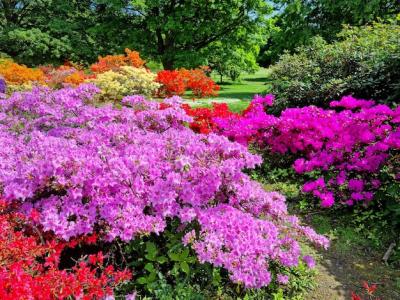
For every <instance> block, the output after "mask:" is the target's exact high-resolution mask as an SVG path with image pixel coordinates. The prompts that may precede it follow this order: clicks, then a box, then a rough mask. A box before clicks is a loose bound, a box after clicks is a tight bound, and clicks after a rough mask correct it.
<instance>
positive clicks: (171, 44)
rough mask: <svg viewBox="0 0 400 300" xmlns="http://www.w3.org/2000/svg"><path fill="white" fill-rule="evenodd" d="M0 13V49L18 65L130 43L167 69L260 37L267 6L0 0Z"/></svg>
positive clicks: (81, 57)
mask: <svg viewBox="0 0 400 300" xmlns="http://www.w3.org/2000/svg"><path fill="white" fill-rule="evenodd" d="M0 10H1V13H0V34H1V37H0V42H1V43H0V52H5V53H7V54H9V55H11V56H13V57H15V58H16V59H17V60H19V61H21V62H24V63H27V64H31V65H33V64H38V63H47V62H55V61H62V60H64V59H71V60H75V61H86V62H90V61H93V60H95V59H96V58H97V56H98V55H101V54H106V53H113V52H118V51H121V50H122V49H123V48H125V47H130V48H133V49H136V50H139V51H141V52H142V53H143V54H144V56H147V57H150V58H154V59H156V60H159V61H161V62H162V63H163V66H164V67H165V68H167V69H171V68H174V67H176V66H179V65H185V66H187V65H188V64H192V65H196V64H197V65H198V64H200V63H203V62H206V61H207V57H205V54H206V53H209V52H207V51H204V50H205V49H206V48H207V47H209V46H210V45H212V44H213V43H216V42H219V43H224V44H226V43H229V44H233V43H236V42H240V41H241V40H243V37H247V36H248V37H252V36H254V35H255V34H258V36H259V37H260V35H262V36H264V31H266V27H267V24H268V23H267V19H266V16H267V15H268V14H269V13H271V6H270V5H269V4H267V3H266V2H265V1H263V0H241V1H238V0H224V1H208V0H132V1H128V0H110V1H106V0H72V1H63V0H32V1H28V0H22V1H17V0H0ZM238 33H240V35H239V34H238ZM239 36H240V38H238V37H239ZM258 42H260V40H259V39H258ZM264 42H265V41H264Z"/></svg>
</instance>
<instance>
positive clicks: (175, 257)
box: [168, 252, 180, 261]
mask: <svg viewBox="0 0 400 300" xmlns="http://www.w3.org/2000/svg"><path fill="white" fill-rule="evenodd" d="M168 256H169V258H171V260H172V261H180V256H179V253H174V252H170V253H168Z"/></svg>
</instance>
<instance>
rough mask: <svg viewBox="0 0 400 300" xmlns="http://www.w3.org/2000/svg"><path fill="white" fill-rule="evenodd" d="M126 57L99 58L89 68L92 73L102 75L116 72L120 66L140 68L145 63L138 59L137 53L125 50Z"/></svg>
mask: <svg viewBox="0 0 400 300" xmlns="http://www.w3.org/2000/svg"><path fill="white" fill-rule="evenodd" d="M125 53H126V55H123V54H121V55H107V56H104V57H101V56H99V58H98V61H97V62H96V63H94V64H92V65H91V66H90V69H91V70H92V71H93V72H94V73H104V72H107V71H117V70H118V69H120V68H121V67H122V66H131V67H134V68H142V67H143V66H144V64H145V61H144V60H142V59H141V58H140V55H139V52H137V51H132V50H129V49H128V48H126V49H125Z"/></svg>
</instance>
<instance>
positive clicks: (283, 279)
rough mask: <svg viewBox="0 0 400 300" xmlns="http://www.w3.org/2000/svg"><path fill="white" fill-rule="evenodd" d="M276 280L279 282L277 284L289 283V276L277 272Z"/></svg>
mask: <svg viewBox="0 0 400 300" xmlns="http://www.w3.org/2000/svg"><path fill="white" fill-rule="evenodd" d="M276 281H277V282H278V283H279V284H284V285H285V284H288V283H289V276H287V275H282V274H278V275H277V276H276Z"/></svg>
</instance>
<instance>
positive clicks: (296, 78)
mask: <svg viewBox="0 0 400 300" xmlns="http://www.w3.org/2000/svg"><path fill="white" fill-rule="evenodd" d="M399 36H400V25H399V24H397V23H395V22H393V23H389V24H380V23H374V24H373V25H371V26H363V27H345V28H344V29H343V31H342V32H341V33H340V34H339V38H340V39H341V40H340V41H338V42H335V43H332V44H328V43H326V42H325V41H324V40H323V39H322V38H319V37H317V38H314V41H313V43H312V46H307V47H303V48H300V49H298V51H297V53H296V54H294V55H290V54H284V55H282V56H281V58H280V61H279V62H278V63H277V64H276V65H274V66H273V67H272V73H271V78H272V80H273V88H272V93H274V94H275V95H278V97H277V99H276V104H275V108H274V109H275V110H279V111H281V110H283V109H284V108H285V107H298V106H299V107H302V106H306V105H316V106H319V107H322V108H327V107H328V106H329V101H330V100H331V99H338V98H339V97H341V96H343V95H347V94H352V95H354V96H355V97H358V98H364V99H369V98H373V99H377V100H379V101H389V102H390V101H398V100H399V99H400V84H399V82H400V40H399Z"/></svg>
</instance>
